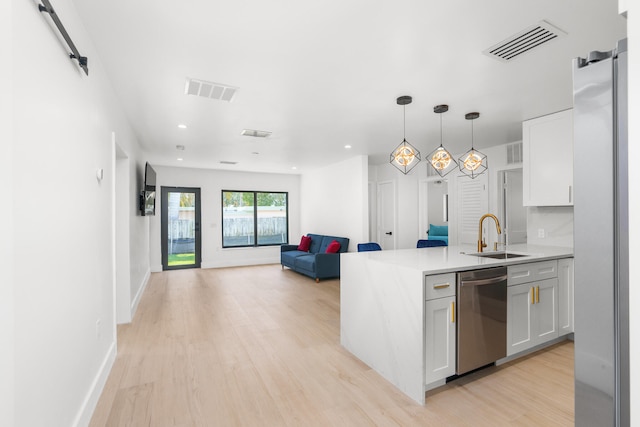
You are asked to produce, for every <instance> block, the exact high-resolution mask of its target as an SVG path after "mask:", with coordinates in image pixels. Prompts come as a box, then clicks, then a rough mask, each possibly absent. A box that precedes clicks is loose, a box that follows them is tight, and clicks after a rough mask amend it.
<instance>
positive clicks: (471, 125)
mask: <svg viewBox="0 0 640 427" xmlns="http://www.w3.org/2000/svg"><path fill="white" fill-rule="evenodd" d="M471 150H473V120H471Z"/></svg>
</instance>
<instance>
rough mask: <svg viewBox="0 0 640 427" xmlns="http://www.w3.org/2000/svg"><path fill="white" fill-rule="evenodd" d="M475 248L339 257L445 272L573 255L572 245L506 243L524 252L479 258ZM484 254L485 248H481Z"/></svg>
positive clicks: (432, 272)
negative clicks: (514, 256)
mask: <svg viewBox="0 0 640 427" xmlns="http://www.w3.org/2000/svg"><path fill="white" fill-rule="evenodd" d="M476 252H477V248H475V247H474V246H473V245H466V246H444V247H435V248H419V249H396V250H382V251H372V252H348V253H344V254H342V256H343V257H366V258H367V259H368V260H369V261H374V262H380V263H389V264H393V265H395V266H399V267H400V266H401V267H405V268H413V269H416V270H420V271H422V272H423V273H424V274H438V273H448V272H451V271H464V270H475V269H478V268H486V267H498V266H501V265H511V264H522V263H528V262H535V261H543V260H547V259H558V258H567V257H572V256H573V248H564V247H555V246H538V245H527V244H517V245H509V246H508V247H507V252H509V253H516V254H526V256H523V257H518V258H511V259H493V258H481V257H477V256H473V255H468V254H473V253H476ZM484 252H485V253H489V252H491V251H487V250H486V249H485V251H484Z"/></svg>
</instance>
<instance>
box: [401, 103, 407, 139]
mask: <svg viewBox="0 0 640 427" xmlns="http://www.w3.org/2000/svg"><path fill="white" fill-rule="evenodd" d="M402 139H403V140H404V141H406V140H407V106H406V105H403V106H402Z"/></svg>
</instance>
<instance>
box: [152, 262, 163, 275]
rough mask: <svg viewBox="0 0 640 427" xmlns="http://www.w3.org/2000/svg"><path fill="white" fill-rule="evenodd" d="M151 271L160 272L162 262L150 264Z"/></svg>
mask: <svg viewBox="0 0 640 427" xmlns="http://www.w3.org/2000/svg"><path fill="white" fill-rule="evenodd" d="M151 272H152V273H161V272H162V264H160V265H152V266H151Z"/></svg>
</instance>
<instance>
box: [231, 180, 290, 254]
mask: <svg viewBox="0 0 640 427" xmlns="http://www.w3.org/2000/svg"><path fill="white" fill-rule="evenodd" d="M287 199H288V193H264V192H257V191H223V192H222V247H224V248H228V247H238V246H266V245H279V244H282V243H287V242H288V241H289V237H288V223H287V221H288V218H287V202H288V200H287ZM256 236H257V240H256Z"/></svg>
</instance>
